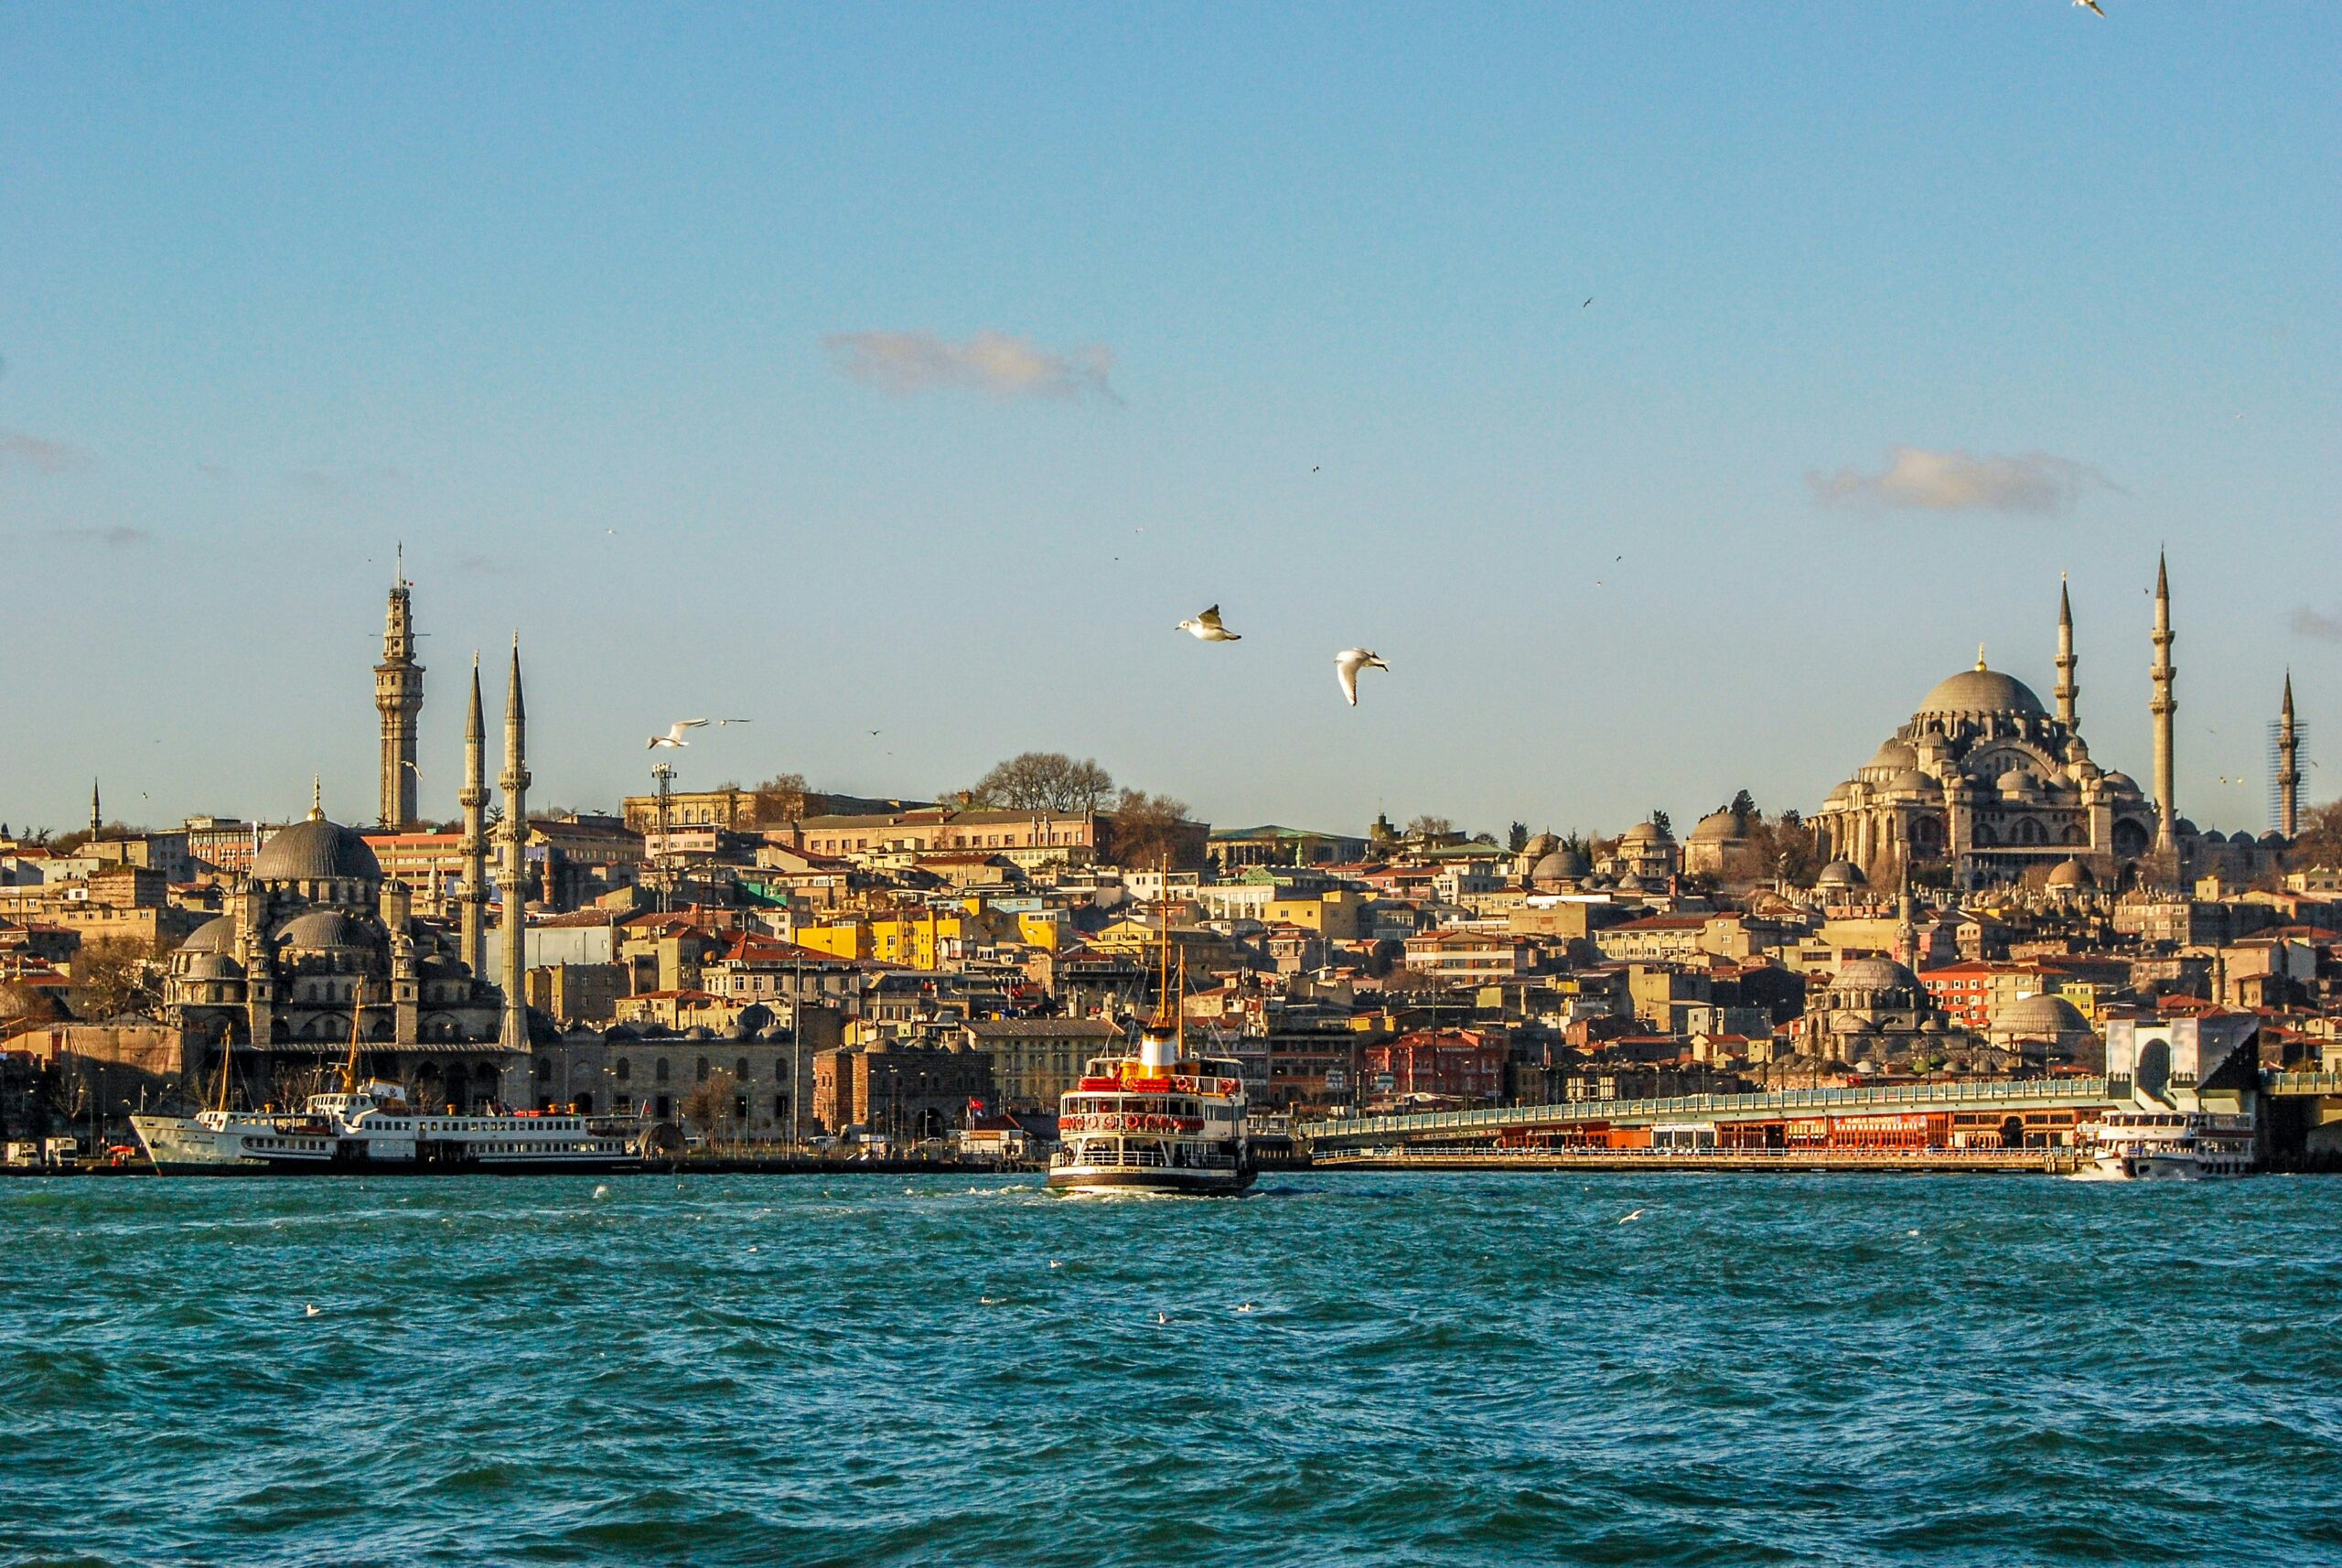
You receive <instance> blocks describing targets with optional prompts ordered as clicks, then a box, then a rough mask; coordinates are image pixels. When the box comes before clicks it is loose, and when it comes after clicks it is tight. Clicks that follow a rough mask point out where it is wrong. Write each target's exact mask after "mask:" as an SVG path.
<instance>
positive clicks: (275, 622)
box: [0, 0, 2342, 833]
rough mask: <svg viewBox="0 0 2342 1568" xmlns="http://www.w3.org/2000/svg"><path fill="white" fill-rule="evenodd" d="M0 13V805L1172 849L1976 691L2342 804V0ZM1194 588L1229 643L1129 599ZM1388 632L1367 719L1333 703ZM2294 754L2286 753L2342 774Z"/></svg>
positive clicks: (2226, 808) (2101, 737)
mask: <svg viewBox="0 0 2342 1568" xmlns="http://www.w3.org/2000/svg"><path fill="white" fill-rule="evenodd" d="M2104 5H2105V9H2106V12H2107V15H2106V16H2104V17H2102V18H2101V17H2099V16H2093V15H2091V14H2090V12H2089V11H2087V10H2082V9H2078V8H2076V7H2074V6H2071V5H2067V4H2064V3H2063V0H1999V3H1979V4H1971V5H1918V4H1896V5H1882V4H1877V3H1875V0H1869V3H1864V4H1860V5H1853V4H1847V5H1824V4H1812V5H1800V6H1796V7H1774V6H1736V5H1704V4H1690V5H1648V4H1632V5H1628V4H1617V5H1575V6H1559V5H1549V4H1548V5H1520V6H1509V5H1423V6H1385V5H1322V6H1319V5H1224V6H1223V5H1203V4H1192V5H1163V6H1155V7H1137V6H1125V7H1101V6H1094V5H1065V6H1051V5H1038V4H1036V5H1016V6H1013V7H986V6H979V5H962V6H949V7H946V6H886V5H856V6H836V5H829V6H810V7H800V8H790V7H786V6H780V5H742V6H723V5H665V6H657V7H652V6H639V5H608V6H596V5H559V6H554V5H537V6H529V5H512V6H498V7H479V6H462V5H404V6H401V5H376V6H366V7H319V6H302V5H265V4H244V5H193V4H190V5H175V6H168V7H156V6H135V7H133V6H113V5H81V6H70V7H68V6H15V7H7V8H5V9H0V821H5V822H10V823H11V824H12V825H14V826H17V827H20V828H21V827H23V826H25V825H26V824H27V823H43V824H48V825H50V826H53V827H56V828H59V829H60V830H61V829H64V828H69V827H71V826H75V825H77V824H79V823H81V822H83V821H85V820H86V817H87V811H88V807H87V801H88V794H89V789H90V781H91V779H92V778H93V777H95V778H97V779H101V780H102V783H103V788H104V791H105V798H106V806H107V812H108V815H109V816H110V817H119V818H123V819H126V820H129V821H132V822H143V823H148V824H156V825H165V824H168V823H171V822H176V821H177V820H178V819H179V818H180V817H183V816H185V815H187V814H189V813H193V812H218V813H229V814H240V815H246V816H255V817H279V818H281V817H283V816H285V815H287V814H293V813H297V812H298V811H302V810H304V809H306V805H307V801H308V792H309V788H310V779H311V776H312V774H313V773H314V774H318V775H321V776H322V779H323V789H324V792H325V800H326V804H327V808H328V813H329V814H332V815H334V816H336V817H337V818H338V819H339V820H342V821H355V822H364V821H366V820H368V819H369V818H371V815H372V814H373V811H374V809H375V800H376V782H375V779H376V774H375V768H376V760H375V758H376V745H377V742H376V735H377V730H376V722H377V721H376V718H375V714H374V711H373V707H372V674H371V666H372V664H373V663H374V662H375V661H376V660H378V659H379V658H380V656H381V640H380V639H381V619H382V607H383V595H384V592H385V590H386V589H387V588H388V587H389V585H390V584H391V581H392V559H393V550H394V548H395V547H396V546H397V545H398V544H399V543H400V542H403V544H404V548H405V560H406V573H407V575H408V577H409V578H410V579H411V580H412V581H413V582H414V604H415V616H416V622H417V625H418V627H419V628H420V629H421V630H422V631H423V632H424V634H425V637H424V642H423V645H422V646H423V660H424V663H425V664H426V665H427V666H428V669H429V674H428V676H427V700H426V705H425V707H424V713H423V719H422V724H423V730H424V738H423V749H422V761H421V777H422V790H423V796H424V802H423V810H424V814H425V815H426V816H431V817H451V816H453V815H454V814H455V813H456V810H457V808H456V805H455V791H456V789H457V785H458V783H459V782H460V780H459V778H458V767H459V763H458V758H459V756H460V738H461V733H462V724H463V703H462V682H463V679H464V677H465V674H466V671H467V666H468V663H469V660H470V657H471V655H472V653H473V652H474V650H485V652H486V655H487V660H488V666H489V671H490V679H489V706H490V710H491V713H493V712H495V711H497V710H498V709H499V708H500V703H501V700H502V692H501V679H502V677H501V663H502V650H504V649H505V648H506V647H507V646H508V645H509V643H510V639H511V638H512V637H513V636H514V635H515V634H516V633H517V634H518V635H519V637H520V638H521V648H522V652H523V657H524V659H525V660H526V661H527V666H528V671H529V686H528V699H529V712H530V718H531V725H530V741H531V764H532V769H533V771H534V774H535V778H536V786H535V789H534V791H533V793H532V802H533V803H541V804H543V805H549V806H569V807H575V808H581V809H590V808H597V807H599V808H607V807H610V806H613V805H615V803H616V802H617V800H618V798H619V797H620V796H622V795H624V794H628V793H636V792H640V791H642V790H643V789H647V788H648V768H649V763H650V758H649V757H648V756H647V754H646V753H645V751H644V749H643V739H644V737H645V736H648V735H650V733H652V732H653V731H657V730H663V729H665V727H666V726H667V725H668V724H669V723H671V722H672V721H673V720H675V719H677V718H682V717H687V716H689V717H696V716H700V715H702V714H708V715H711V716H730V717H745V718H748V719H750V720H751V721H752V722H751V723H750V724H748V725H733V726H729V727H726V728H723V729H721V730H718V729H716V728H714V727H713V726H711V727H710V728H709V729H708V730H706V731H704V732H700V734H699V736H698V737H697V738H696V739H695V740H694V742H693V746H692V747H691V748H690V749H689V750H687V751H684V752H682V753H680V754H676V753H670V754H667V755H668V756H670V757H672V758H673V759H674V760H676V762H677V764H678V767H679V769H680V773H679V778H678V787H679V788H693V787H705V786H712V785H714V784H718V783H721V782H725V781H733V780H737V781H742V782H751V783H752V782H755V781H757V780H758V779H764V778H767V777H769V776H771V775H773V774H776V773H780V772H800V773H802V774H804V775H805V776H807V778H808V779H810V780H811V782H812V783H813V784H814V786H815V787H817V788H822V789H835V790H843V791H854V792H860V793H865V794H878V795H902V796H923V797H932V796H934V795H936V794H937V793H939V792H941V791H945V790H949V789H955V788H958V787H961V786H962V785H964V784H966V783H969V782H971V781H972V780H973V779H975V778H976V777H977V776H979V775H980V774H982V773H983V771H984V770H985V768H988V767H989V766H990V765H991V764H992V763H993V762H994V761H995V760H997V759H999V758H1001V757H1005V756H1008V755H1011V754H1013V753H1015V752H1017V751H1021V750H1025V749H1028V748H1043V749H1051V750H1062V751H1066V752H1069V753H1071V754H1073V755H1075V756H1078V757H1096V758H1097V759H1098V760H1099V761H1100V762H1101V763H1103V764H1104V765H1105V766H1106V767H1107V768H1110V769H1111V770H1112V773H1113V774H1114V776H1115V777H1116V778H1117V779H1121V780H1123V781H1124V782H1126V783H1130V784H1134V785H1138V786H1142V787H1144V788H1148V789H1156V790H1162V791H1166V792H1168V793H1171V794H1173V795H1175V796H1176V797H1178V798H1179V799H1181V800H1186V801H1187V802H1188V804H1189V805H1190V807H1191V808H1192V809H1193V811H1195V812H1196V813H1197V814H1198V815H1201V816H1203V817H1205V818H1207V819H1209V820H1210V821H1211V822H1215V823H1217V824H1219V825H1223V826H1233V825H1242V824H1251V823H1258V822H1285V823H1292V824H1297V825H1303V826H1308V827H1313V828H1318V829H1323V830H1343V831H1352V832H1355V831H1359V830H1360V829H1362V828H1363V827H1364V825H1365V824H1366V823H1367V822H1369V821H1370V820H1371V819H1372V817H1373V816H1374V815H1375V813H1376V812H1377V811H1389V812H1390V813H1391V815H1392V816H1393V817H1394V818H1398V819H1402V820H1403V819H1405V818H1407V817H1411V816H1413V815H1415V814H1417V813H1426V812H1428V813H1434V814H1438V815H1444V816H1447V817H1450V818H1452V819H1454V820H1456V822H1459V823H1461V824H1463V825H1464V826H1466V827H1467V828H1473V829H1487V830H1489V831H1493V832H1499V833H1501V832H1503V831H1504V828H1505V826H1506V824H1507V823H1509V822H1514V821H1520V822H1527V823H1529V824H1530V825H1531V827H1532V828H1538V829H1542V828H1547V827H1551V828H1552V829H1554V830H1555V831H1559V832H1567V831H1570V830H1573V829H1585V830H1593V831H1609V832H1616V831H1617V830H1618V829H1619V828H1621V827H1623V826H1624V825H1626V824H1627V823H1628V822H1633V821H1635V820H1637V819H1638V818H1640V817H1642V816H1643V815H1645V814H1646V813H1647V812H1648V811H1649V810H1650V809H1652V808H1653V807H1659V808H1662V809H1665V810H1667V811H1670V812H1671V813H1672V814H1673V815H1674V816H1675V817H1676V818H1677V819H1678V821H1679V822H1681V821H1682V820H1684V819H1686V818H1688V817H1695V816H1697V815H1698V814H1700V813H1702V812H1703V811H1710V810H1713V809H1714V807H1715V806H1716V805H1717V804H1718V803H1720V802H1721V801H1723V800H1725V799H1726V798H1728V797H1729V796H1730V795H1731V794H1732V793H1733V791H1734V790H1735V789H1741V788H1746V789H1749V790H1750V791H1751V792H1752V793H1753V794H1754V795H1755V796H1756V799H1757V800H1759V801H1760V802H1761V803H1763V804H1764V805H1766V806H1767V807H1770V808H1774V809H1778V808H1782V807H1796V808H1798V809H1799V810H1803V811H1811V810H1813V809H1814V808H1815V807H1817V806H1818V805H1819V804H1820V803H1821V799H1822V797H1823V796H1824V795H1825V794H1826V793H1827V792H1828V790H1829V789H1830V788H1831V787H1832V784H1834V783H1835V782H1836V781H1838V780H1839V779H1842V778H1844V777H1846V776H1847V775H1848V774H1849V773H1851V772H1852V771H1853V769H1854V768H1857V767H1859V766H1860V765H1862V764H1863V763H1864V761H1865V760H1866V759H1867V758H1868V757H1869V756H1870V754H1871V752H1872V750H1873V749H1874V748H1875V746H1876V745H1877V744H1878V742H1879V741H1881V740H1882V739H1884V738H1885V736H1887V735H1888V734H1889V733H1890V732H1892V731H1893V730H1894V729H1895V727H1896V725H1899V724H1901V723H1902V722H1904V720H1906V719H1907V717H1908V716H1909V714H1910V713H1911V711H1912V710H1913V708H1915V707H1916V706H1917V705H1918V702H1919V700H1920V698H1921V696H1922V695H1923V694H1924V693H1926V692H1927V690H1928V687H1930V686H1931V685H1933V684H1934V683H1935V682H1937V681H1938V680H1939V679H1941V678H1942V677H1944V676H1945V675H1948V674H1950V673H1951V672H1953V671H1958V670H1961V669H1963V668H1966V667H1968V666H1969V665H1970V664H1971V663H1972V662H1973V660H1974V659H1975V657H1976V650H1977V647H1978V645H1979V644H1980V643H1981V644H1982V645H1983V646H1984V648H1985V650H1986V656H1987V658H1988V659H1989V660H1990V661H1991V662H1992V664H1993V667H1995V668H2000V669H2006V670H2008V671H2011V672H2012V673H2014V674H2015V675H2017V676H2018V677H2020V678H2021V679H2023V680H2025V681H2026V682H2028V683H2030V684H2032V685H2033V686H2034V687H2035V688H2036V690H2037V691H2039V692H2040V693H2042V694H2043V697H2044V700H2045V701H2047V696H2048V692H2049V688H2050V686H2051V684H2052V683H2053V682H2054V672H2053V671H2052V670H2051V668H2050V660H2051V658H2052V656H2053V654H2054V651H2055V643H2054V639H2055V614H2056V607H2057V584H2058V577H2059V574H2060V573H2066V574H2069V575H2070V582H2071V589H2072V594H2073V600H2074V609H2075V618H2076V622H2077V627H2078V634H2079V654H2080V660H2081V665H2080V685H2081V699H2080V721H2081V727H2082V729H2083V732H2084V733H2085V735H2086V736H2089V738H2090V743H2091V746H2092V751H2093V754H2094V755H2095V756H2096V757H2098V758H2099V759H2100V762H2101V763H2103V764H2104V765H2106V766H2109V767H2115V768H2123V769H2124V770H2126V771H2129V772H2131V773H2133V774H2134V775H2137V776H2140V777H2145V776H2146V775H2147V773H2148V768H2149V761H2148V756H2149V753H2148V747H2149V730H2148V718H2147V713H2146V703H2147V697H2148V679H2147V667H2148V662H2149V659H2150V649H2149V645H2148V641H2147V633H2148V629H2149V624H2150V605H2149V601H2148V599H2147V598H2146V596H2145V594H2144V590H2145V588H2146V587H2147V585H2149V584H2151V583H2152V582H2153V580H2154V564H2155V554H2156V551H2157V549H2158V548H2159V547H2160V548H2165V549H2167V550H2168V552H2169V555H2170V562H2171V571H2172V576H2173V585H2174V595H2175V618H2176V626H2177V631H2178V641H2177V645H2176V648H2175V662H2176V663H2177V665H2178V668H2179V681H2178V696H2179V703H2180V706H2179V714H2178V721H2177V723H2178V759H2179V764H2178V765H2179V788H2180V797H2181V798H2180V805H2181V809H2182V810H2183V811H2184V812H2186V814H2187V815H2189V816H2190V817H2192V818H2194V819H2195V820H2196V821H2197V822H2199V823H2202V824H2206V825H2217V826H2219V827H2222V828H2225V829H2231V830H2232V829H2235V828H2240V827H2242V828H2251V829H2254V830H2258V829H2260V828H2261V827H2263V826H2265V825H2267V822H2266V815H2267V793H2268V790H2267V784H2266V775H2267V769H2268V764H2267V757H2266V746H2267V739H2266V731H2267V725H2268V723H2269V721H2270V720H2271V719H2272V718H2273V716H2274V713H2275V709H2276V703H2277V696H2278V691H2279V686H2280V683H2281V682H2282V680H2283V675H2284V672H2285V671H2286V670H2287V668H2289V667H2290V668H2291V670H2292V671H2293V672H2294V688H2295V692H2296V695H2297V700H2298V702H2299V705H2300V708H2301V712H2302V716H2303V719H2304V723H2305V724H2306V725H2307V726H2308V728H2309V730H2310V732H2311V741H2312V744H2311V747H2310V756H2311V757H2313V758H2315V759H2316V760H2317V762H2318V766H2317V767H2316V768H2304V772H2305V773H2306V774H2307V775H2308V786H2307V788H2308V792H2309V794H2310V795H2311V796H2312V797H2313V798H2315V799H2319V800H2323V799H2328V798H2331V797H2332V796H2333V795H2335V794H2336V793H2337V790H2338V789H2342V744H2337V745H2335V746H2332V748H2331V759H2332V760H2333V761H2334V768H2331V769H2327V768H2324V766H2323V764H2324V762H2325V761H2326V759H2327V757H2328V753H2327V752H2326V751H2325V750H2321V749H2320V748H2321V746H2325V745H2326V738H2327V737H2329V736H2330V737H2334V739H2335V740H2336V741H2337V742H2342V508H2337V494H2338V493H2342V441H2337V433H2342V396H2337V393H2342V290H2337V283H2342V157H2337V154H2342V106H2338V105H2342V94H2337V93H2335V92H2334V91H2333V83H2334V81H2336V80H2337V68H2342V7H2335V6H2332V5H2312V4H2302V5H2289V4H2282V3H2272V4H2262V5H2251V6H2241V5H2218V6H2206V5H2168V4H2160V3H2155V0H2104ZM1215 602H1216V603H1218V604H1219V606H1220V607H1221V608H1222V610H1223V613H1224V614H1225V617H1226V618H1227V622H1228V624H1229V626H1230V628H1233V629H1235V630H1236V631H1238V632H1240V633H1241V634H1242V640H1241V642H1236V643H1227V644H1219V645H1205V644H1200V643H1198V642H1196V641H1194V640H1192V639H1189V638H1187V637H1186V636H1183V635H1181V634H1179V633H1178V632H1177V631H1176V630H1175V629H1174V627H1175V624H1176V622H1177V621H1179V620H1180V619H1182V618H1185V617H1187V616H1190V615H1192V614H1194V613H1195V612H1196V611H1197V610H1198V609H1200V608H1202V607H1204V606H1206V605H1208V604H1212V603H1215ZM1353 645H1357V646H1364V647H1368V648H1371V649H1374V650H1377V651H1379V652H1380V654H1381V655H1382V656H1383V658H1384V659H1386V660H1388V661H1389V663H1390V665H1391V671H1390V672H1389V673H1388V674H1384V673H1382V672H1380V671H1369V672H1368V673H1367V675H1366V676H1365V683H1364V689H1363V691H1362V693H1361V696H1360V701H1359V705H1358V706H1357V707H1356V708H1350V707H1348V706H1346V705H1344V704H1343V703H1342V701H1341V697H1340V694H1339V692H1338V689H1337V686H1336V682H1335V679H1334V670H1333V655H1334V653H1335V652H1336V651H1337V650H1340V649H1342V648H1345V647H1349V646H1353ZM2329 776H2330V778H2329Z"/></svg>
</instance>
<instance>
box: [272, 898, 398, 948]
mask: <svg viewBox="0 0 2342 1568" xmlns="http://www.w3.org/2000/svg"><path fill="white" fill-rule="evenodd" d="M276 940H277V941H278V942H279V943H281V944H282V945H283V946H285V948H287V949H290V950H294V951H295V952H354V951H365V950H371V948H372V947H373V946H374V943H373V941H372V940H371V933H369V932H368V931H367V929H366V928H365V927H363V926H361V925H360V924H359V923H358V922H357V921H355V920H353V919H351V918H349V916H347V915H345V914H343V913H341V911H339V910H338V909H312V910H310V911H309V912H308V913H307V914H306V915H295V916H294V917H293V918H291V919H289V920H287V921H285V929H283V930H280V931H278V932H277V933H276Z"/></svg>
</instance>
